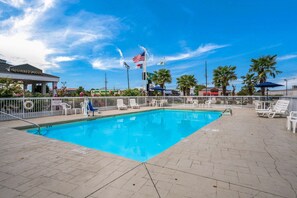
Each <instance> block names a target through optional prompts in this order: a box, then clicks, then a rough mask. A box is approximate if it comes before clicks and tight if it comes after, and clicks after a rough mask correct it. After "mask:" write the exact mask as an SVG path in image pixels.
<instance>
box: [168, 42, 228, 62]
mask: <svg viewBox="0 0 297 198" xmlns="http://www.w3.org/2000/svg"><path fill="white" fill-rule="evenodd" d="M227 46H229V45H217V44H212V43H208V44H205V45H200V46H199V47H198V48H197V49H196V50H194V51H189V52H187V53H182V54H178V55H175V56H166V60H167V61H178V60H184V59H189V58H193V57H197V56H200V55H202V54H205V53H207V52H211V51H214V50H216V49H220V48H224V47H227Z"/></svg>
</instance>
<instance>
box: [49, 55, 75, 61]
mask: <svg viewBox="0 0 297 198" xmlns="http://www.w3.org/2000/svg"><path fill="white" fill-rule="evenodd" d="M76 59H77V57H76V56H58V57H55V58H53V59H52V60H53V61H55V62H67V61H73V60H76Z"/></svg>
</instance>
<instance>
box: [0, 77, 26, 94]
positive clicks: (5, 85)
mask: <svg viewBox="0 0 297 198" xmlns="http://www.w3.org/2000/svg"><path fill="white" fill-rule="evenodd" d="M22 91H23V90H22V88H21V86H20V84H19V83H17V82H15V81H13V80H11V79H8V78H0V97H12V96H15V95H16V94H21V93H22Z"/></svg>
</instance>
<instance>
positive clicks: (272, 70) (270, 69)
mask: <svg viewBox="0 0 297 198" xmlns="http://www.w3.org/2000/svg"><path fill="white" fill-rule="evenodd" d="M276 56H277V55H273V56H271V55H267V56H262V57H260V58H258V59H252V60H251V61H252V65H251V67H250V70H249V71H250V72H255V73H257V76H256V78H257V82H258V83H264V82H266V80H267V78H268V76H271V77H272V78H275V76H276V75H277V74H280V73H281V71H278V70H276V66H275V65H276ZM261 93H262V95H263V96H264V95H265V88H264V87H262V88H261Z"/></svg>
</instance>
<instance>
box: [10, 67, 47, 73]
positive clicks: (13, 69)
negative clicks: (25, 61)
mask: <svg viewBox="0 0 297 198" xmlns="http://www.w3.org/2000/svg"><path fill="white" fill-rule="evenodd" d="M10 71H11V72H15V73H23V74H42V71H32V70H24V69H15V68H10Z"/></svg>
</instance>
